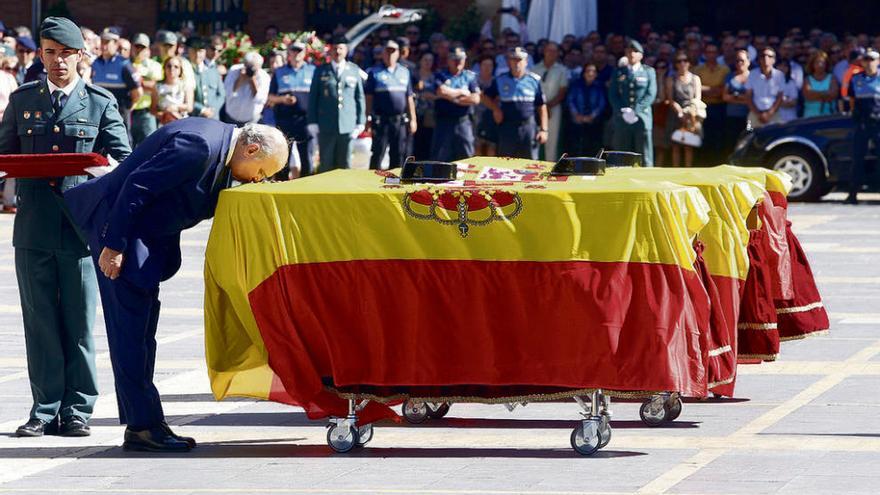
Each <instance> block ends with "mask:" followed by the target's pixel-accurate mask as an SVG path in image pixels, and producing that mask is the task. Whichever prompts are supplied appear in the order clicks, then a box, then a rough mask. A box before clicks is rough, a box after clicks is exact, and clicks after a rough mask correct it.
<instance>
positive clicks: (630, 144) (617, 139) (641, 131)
mask: <svg viewBox="0 0 880 495" xmlns="http://www.w3.org/2000/svg"><path fill="white" fill-rule="evenodd" d="M613 126H614V129H613V131H614V134H613V135H612V137H611V147H612V148H614V151H631V152H633V153H640V154H641V155H642V166H643V167H653V166H654V140H653V138H652V137H651V130H650V129H646V128H645V122H644V121H643V120H642V119H639V120H638V121H636V122H635V123H632V124H627V123H626V122H624V120H623V119H622V118H620V117H615V118H614V121H613Z"/></svg>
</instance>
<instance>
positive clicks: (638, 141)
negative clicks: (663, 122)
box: [608, 40, 657, 167]
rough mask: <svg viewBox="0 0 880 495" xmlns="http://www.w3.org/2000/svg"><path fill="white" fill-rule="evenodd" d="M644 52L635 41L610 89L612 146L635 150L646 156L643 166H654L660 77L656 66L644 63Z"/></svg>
mask: <svg viewBox="0 0 880 495" xmlns="http://www.w3.org/2000/svg"><path fill="white" fill-rule="evenodd" d="M643 56H644V50H643V49H642V45H641V44H640V43H639V42H638V41H635V40H632V41H630V42H629V45H628V46H627V48H626V58H625V60H624V61H622V62H623V65H621V66H620V67H618V68H617V71H616V72H615V73H614V76H612V78H611V86H610V88H609V89H608V102H609V103H610V104H611V111H612V115H613V117H612V124H611V125H612V126H613V132H614V134H613V137H612V146H613V147H614V149H615V150H618V151H633V152H636V153H640V154H641V155H642V163H643V164H644V165H645V166H647V167H652V166H654V145H653V141H652V137H651V131H652V129H653V121H654V117H653V115H654V113H653V110H652V105H653V104H654V99H655V98H656V97H657V75H656V74H655V72H654V69H653V68H652V67H648V66H647V65H645V64H643V63H642V57H643Z"/></svg>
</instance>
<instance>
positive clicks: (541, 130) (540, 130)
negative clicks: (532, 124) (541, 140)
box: [538, 128, 547, 132]
mask: <svg viewBox="0 0 880 495" xmlns="http://www.w3.org/2000/svg"><path fill="white" fill-rule="evenodd" d="M538 132H547V129H544V128H541V129H538Z"/></svg>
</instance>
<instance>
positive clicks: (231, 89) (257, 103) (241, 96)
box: [220, 52, 271, 127]
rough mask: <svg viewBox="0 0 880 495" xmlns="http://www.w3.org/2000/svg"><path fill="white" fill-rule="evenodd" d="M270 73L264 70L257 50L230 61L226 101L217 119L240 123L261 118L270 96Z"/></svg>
mask: <svg viewBox="0 0 880 495" xmlns="http://www.w3.org/2000/svg"><path fill="white" fill-rule="evenodd" d="M270 82H271V77H270V76H269V73H268V72H266V71H265V70H263V57H262V55H260V54H259V53H257V52H249V53H247V54H246V55H245V56H244V63H241V64H236V65H233V66H232V67H230V68H229V72H228V73H227V74H226V81H225V82H224V84H225V86H226V103H225V104H224V105H223V108H222V109H221V110H220V120H222V121H223V122H226V123H227V124H235V125H236V126H238V127H241V126H243V125H245V124H249V123H256V122H258V121H259V120H260V116H261V115H262V113H263V107H264V106H265V105H266V101H267V100H268V99H269V84H270Z"/></svg>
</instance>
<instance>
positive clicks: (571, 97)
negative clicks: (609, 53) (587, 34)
mask: <svg viewBox="0 0 880 495" xmlns="http://www.w3.org/2000/svg"><path fill="white" fill-rule="evenodd" d="M597 75H598V72H597V71H596V65H595V64H594V63H592V62H587V63H586V64H584V66H583V67H582V69H581V77H579V78H578V79H576V80H575V81H573V82H572V83H571V85H570V86H569V88H568V95H567V96H566V102H567V104H568V113H569V115H570V117H571V125H570V126H569V129H570V132H569V135H570V137H571V142H570V143H569V144H568V146H567V147H566V148H568V149H571V150H572V151H573V152H574V153H575V154H577V155H578V156H596V154H597V153H598V152H599V150H600V149H601V148H602V128H603V123H604V120H605V119H604V116H605V108H606V107H607V100H606V98H605V92H606V89H605V85H604V84H602V83H600V82H599V81H598V80H597V79H596V76H597Z"/></svg>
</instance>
